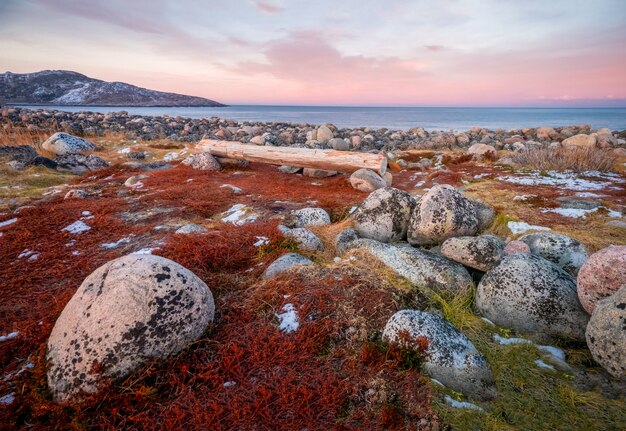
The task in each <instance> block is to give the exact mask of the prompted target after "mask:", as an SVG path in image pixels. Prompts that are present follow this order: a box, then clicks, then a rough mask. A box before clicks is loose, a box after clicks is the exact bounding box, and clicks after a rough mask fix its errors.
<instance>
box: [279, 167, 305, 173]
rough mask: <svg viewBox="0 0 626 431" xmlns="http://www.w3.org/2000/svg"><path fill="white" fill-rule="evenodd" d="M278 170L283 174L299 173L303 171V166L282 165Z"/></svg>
mask: <svg viewBox="0 0 626 431" xmlns="http://www.w3.org/2000/svg"><path fill="white" fill-rule="evenodd" d="M278 172H282V173H283V174H297V173H299V172H302V168H299V167H297V166H287V165H284V166H280V167H279V168H278Z"/></svg>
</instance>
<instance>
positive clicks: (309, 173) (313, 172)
mask: <svg viewBox="0 0 626 431" xmlns="http://www.w3.org/2000/svg"><path fill="white" fill-rule="evenodd" d="M338 173H339V172H337V171H327V170H324V169H314V168H304V169H303V170H302V175H304V176H305V177H311V178H327V177H332V176H335V175H337V174H338Z"/></svg>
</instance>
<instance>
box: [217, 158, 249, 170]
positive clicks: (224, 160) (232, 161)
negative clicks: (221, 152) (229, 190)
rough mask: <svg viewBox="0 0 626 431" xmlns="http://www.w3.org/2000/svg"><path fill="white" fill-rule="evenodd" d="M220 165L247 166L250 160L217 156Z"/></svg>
mask: <svg viewBox="0 0 626 431" xmlns="http://www.w3.org/2000/svg"><path fill="white" fill-rule="evenodd" d="M215 158H216V159H217V161H218V162H219V164H220V165H222V166H232V167H233V168H247V167H248V165H250V162H248V161H247V160H239V159H232V158H230V157H215Z"/></svg>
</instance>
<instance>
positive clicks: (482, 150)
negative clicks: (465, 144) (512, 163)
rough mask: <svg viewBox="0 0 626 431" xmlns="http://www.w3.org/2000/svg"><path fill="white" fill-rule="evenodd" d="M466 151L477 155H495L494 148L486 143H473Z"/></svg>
mask: <svg viewBox="0 0 626 431" xmlns="http://www.w3.org/2000/svg"><path fill="white" fill-rule="evenodd" d="M467 152H468V153H469V154H471V155H473V156H478V157H493V156H495V155H496V149H495V148H494V147H492V146H491V145H487V144H474V145H472V146H471V147H469V148H468V149H467Z"/></svg>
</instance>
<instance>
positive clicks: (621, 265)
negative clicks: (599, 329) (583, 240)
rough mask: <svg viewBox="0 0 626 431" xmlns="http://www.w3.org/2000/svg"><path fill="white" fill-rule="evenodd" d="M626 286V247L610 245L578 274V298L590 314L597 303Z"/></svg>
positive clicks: (592, 257) (593, 257) (586, 263)
mask: <svg viewBox="0 0 626 431" xmlns="http://www.w3.org/2000/svg"><path fill="white" fill-rule="evenodd" d="M625 284H626V246H624V245H610V246H608V247H606V248H603V249H602V250H600V251H598V252H596V253H594V254H592V255H591V256H590V257H589V259H588V260H587V261H586V262H585V263H584V265H583V266H582V267H581V268H580V271H579V272H578V298H579V299H580V303H581V304H582V305H583V307H584V308H585V310H587V312H588V313H589V314H591V313H592V312H593V309H594V308H595V306H596V303H597V302H598V301H599V300H601V299H602V298H605V297H607V296H610V295H612V294H614V293H615V292H616V291H617V290H618V289H619V288H620V287H622V286H623V285H625Z"/></svg>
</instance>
